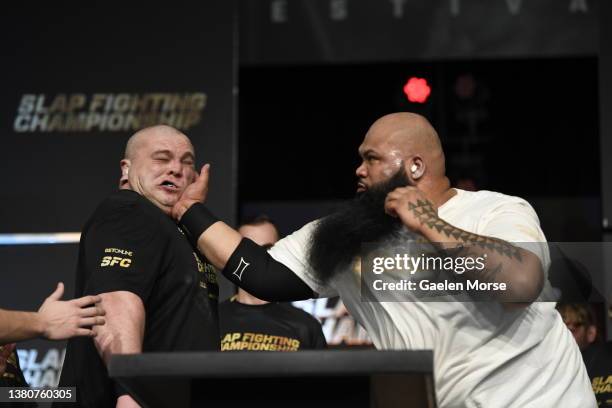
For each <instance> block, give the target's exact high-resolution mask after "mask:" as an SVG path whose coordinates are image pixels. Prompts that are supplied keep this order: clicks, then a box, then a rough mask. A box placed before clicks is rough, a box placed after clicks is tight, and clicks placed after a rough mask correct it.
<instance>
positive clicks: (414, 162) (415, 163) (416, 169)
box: [407, 156, 425, 181]
mask: <svg viewBox="0 0 612 408" xmlns="http://www.w3.org/2000/svg"><path fill="white" fill-rule="evenodd" d="M407 171H408V177H409V178H410V179H411V180H414V181H417V180H418V179H420V178H421V177H422V176H423V174H424V173H425V162H424V161H423V159H422V158H421V157H420V156H414V157H413V158H412V159H410V160H409V163H408V169H407Z"/></svg>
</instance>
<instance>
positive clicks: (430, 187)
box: [418, 176, 457, 208]
mask: <svg viewBox="0 0 612 408" xmlns="http://www.w3.org/2000/svg"><path fill="white" fill-rule="evenodd" d="M418 188H419V189H420V190H421V191H423V192H424V193H425V195H426V196H427V198H428V199H429V201H431V202H432V204H433V205H434V206H435V207H436V208H438V207H440V206H441V205H442V204H444V203H445V202H447V201H448V200H450V199H451V198H452V197H454V196H455V195H456V194H457V191H456V190H455V189H453V188H451V186H450V180H449V179H448V177H446V176H445V177H443V178H442V179H439V180H435V181H433V180H428V181H423V184H422V185H419V186H418Z"/></svg>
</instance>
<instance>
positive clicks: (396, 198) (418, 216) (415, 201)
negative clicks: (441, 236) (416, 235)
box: [385, 187, 438, 232]
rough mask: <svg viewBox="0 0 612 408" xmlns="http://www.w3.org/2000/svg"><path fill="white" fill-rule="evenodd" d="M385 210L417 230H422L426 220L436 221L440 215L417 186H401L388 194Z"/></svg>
mask: <svg viewBox="0 0 612 408" xmlns="http://www.w3.org/2000/svg"><path fill="white" fill-rule="evenodd" d="M385 212H386V213H387V214H389V215H390V216H392V217H398V218H399V219H400V220H401V221H402V223H403V224H404V225H406V226H407V227H408V228H410V229H411V230H413V231H415V232H421V228H422V226H423V225H424V224H425V223H426V222H428V221H430V222H431V221H434V220H435V219H436V218H437V217H438V212H437V210H436V208H435V207H434V206H433V204H432V203H431V201H429V200H428V199H427V198H426V197H425V195H424V194H423V193H422V192H421V190H419V189H417V188H416V187H399V188H396V189H395V190H393V191H392V192H390V193H389V194H387V198H386V200H385Z"/></svg>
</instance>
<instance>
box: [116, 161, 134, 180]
mask: <svg viewBox="0 0 612 408" xmlns="http://www.w3.org/2000/svg"><path fill="white" fill-rule="evenodd" d="M130 164H131V163H130V160H129V159H123V160H121V162H120V163H119V165H120V166H121V178H124V177H125V178H127V176H128V174H129V172H130Z"/></svg>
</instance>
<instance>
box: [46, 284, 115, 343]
mask: <svg viewBox="0 0 612 408" xmlns="http://www.w3.org/2000/svg"><path fill="white" fill-rule="evenodd" d="M63 294H64V284H63V283H61V282H60V283H58V284H57V289H55V292H53V293H52V294H51V295H50V296H49V297H48V298H47V299H45V301H44V303H43V304H42V305H41V306H40V309H38V316H37V317H38V321H39V325H40V326H39V327H40V328H41V334H42V336H43V337H45V338H47V339H49V340H65V339H68V338H70V337H74V336H90V337H93V336H95V334H94V331H93V330H92V329H91V328H86V326H96V325H101V324H104V323H105V321H104V318H103V317H102V316H104V309H102V308H101V307H99V306H96V305H95V304H96V303H99V302H100V300H101V299H100V297H99V296H84V297H82V298H79V299H73V300H68V301H62V300H60V299H61V298H62V295H63ZM86 306H90V307H86Z"/></svg>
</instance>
